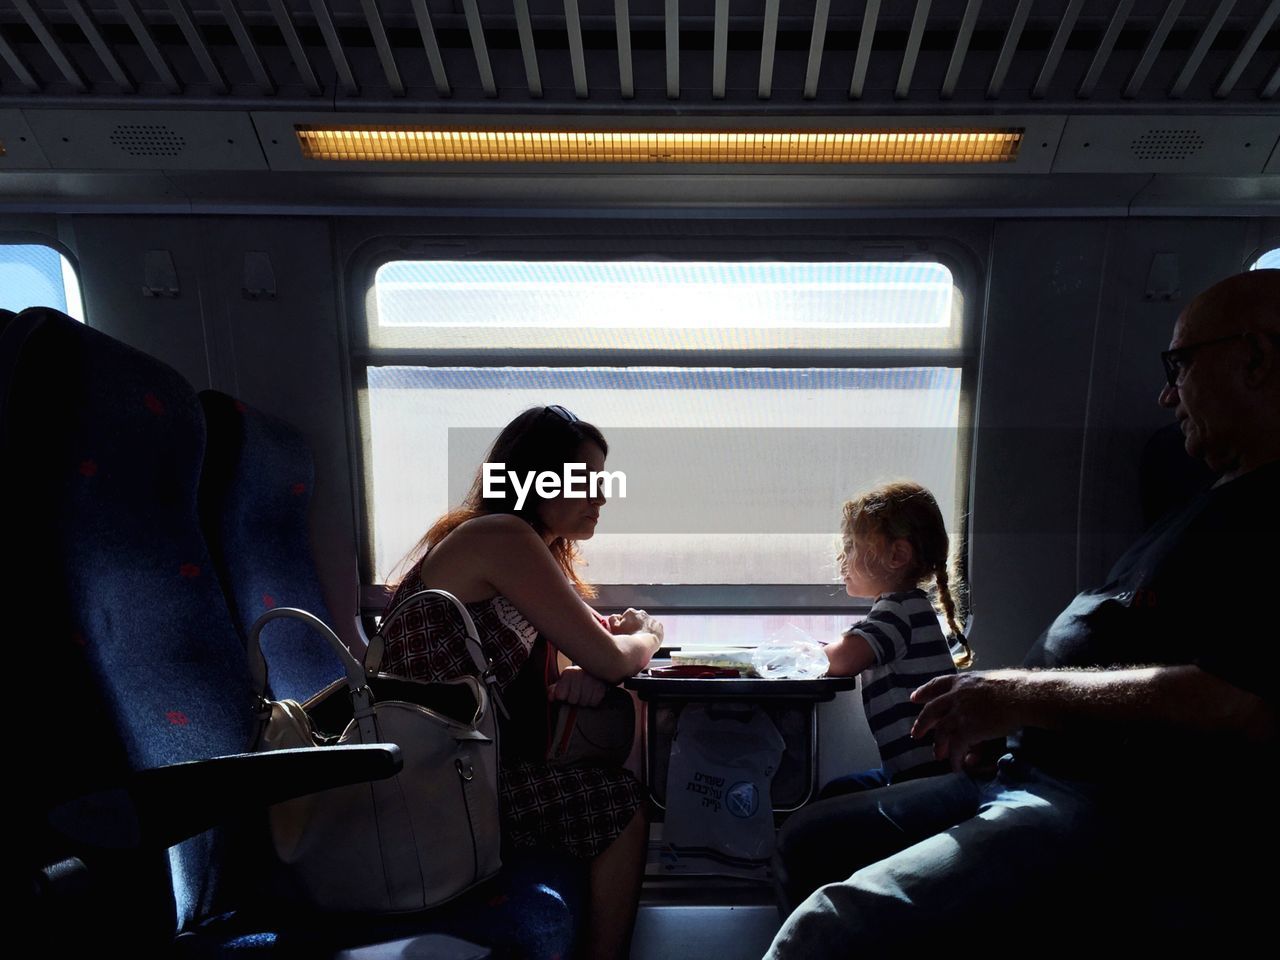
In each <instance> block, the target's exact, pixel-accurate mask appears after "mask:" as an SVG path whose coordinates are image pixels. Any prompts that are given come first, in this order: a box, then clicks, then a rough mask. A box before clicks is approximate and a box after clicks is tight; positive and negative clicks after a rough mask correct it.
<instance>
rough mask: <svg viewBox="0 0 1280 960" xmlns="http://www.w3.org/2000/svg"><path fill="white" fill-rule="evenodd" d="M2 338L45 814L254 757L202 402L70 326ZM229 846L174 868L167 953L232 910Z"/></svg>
mask: <svg viewBox="0 0 1280 960" xmlns="http://www.w3.org/2000/svg"><path fill="white" fill-rule="evenodd" d="M2 337H3V340H4V341H5V346H4V349H3V350H0V355H2V356H3V357H4V365H5V366H6V367H7V368H8V370H7V373H6V377H7V380H8V382H7V383H6V390H5V392H4V394H3V398H4V399H3V410H2V411H0V423H3V434H2V436H3V444H4V452H5V460H6V463H8V464H13V465H15V466H16V467H18V468H17V469H9V470H6V471H4V473H5V478H4V493H5V502H6V503H7V504H8V505H9V508H10V511H11V514H12V515H13V518H14V521H15V532H16V534H17V536H16V538H15V540H14V542H15V543H17V544H21V551H22V554H23V556H24V560H25V564H24V565H25V566H26V568H27V570H28V571H29V572H30V575H29V576H28V577H26V578H21V579H19V580H17V581H16V582H11V583H10V586H9V587H7V588H6V589H8V590H9V591H10V596H9V601H10V602H9V603H7V604H6V608H7V609H10V610H14V609H19V608H20V609H21V610H22V611H25V612H23V613H20V614H19V617H18V621H17V622H18V624H19V628H18V630H19V632H18V633H17V636H19V637H23V638H24V639H25V642H26V645H27V649H25V650H19V652H20V654H21V655H23V656H24V657H25V658H30V659H34V660H35V662H36V663H38V664H40V666H41V670H40V672H39V674H38V677H37V678H36V679H35V680H34V681H32V682H24V683H21V684H18V685H17V686H18V687H20V688H26V689H21V690H20V691H19V702H20V707H19V711H18V712H17V713H16V714H15V716H19V717H24V718H29V719H31V720H36V721H37V722H38V725H37V726H36V727H35V728H34V733H33V734H32V735H31V736H30V740H31V741H32V743H33V747H32V750H33V752H34V756H33V757H32V758H31V761H32V763H33V764H35V766H34V767H33V769H34V770H36V771H38V772H39V773H40V774H41V776H39V777H38V778H37V779H39V780H40V781H41V784H42V789H41V794H42V796H41V797H40V799H39V803H42V804H43V803H50V802H54V801H56V800H57V799H59V797H64V798H65V797H68V796H71V795H75V794H78V793H83V792H88V791H91V790H94V789H98V788H101V787H103V786H104V785H109V784H111V783H112V782H113V780H115V779H116V778H117V777H118V776H119V775H120V774H121V772H123V771H133V770H141V769H146V768H151V767H156V766H160V765H163V764H168V763H175V762H180V761H186V760H193V759H200V758H205V757H210V756H214V755H218V754H225V753H238V752H243V751H244V750H246V749H248V747H249V745H250V740H251V736H252V733H253V729H252V725H253V712H252V709H251V700H250V696H249V674H248V669H247V664H246V658H245V653H244V648H243V646H242V644H241V643H240V639H239V637H238V635H237V633H236V631H235V629H234V627H233V626H232V623H231V618H230V615H229V613H228V611H227V607H226V603H225V601H224V599H223V595H222V591H221V589H220V587H219V585H218V583H217V580H216V577H215V575H214V568H213V563H212V559H211V557H210V555H209V552H208V549H207V547H206V545H205V540H204V537H203V535H202V533H201V529H200V524H199V520H198V517H197V513H196V485H197V480H198V477H199V469H200V461H201V457H202V455H203V451H204V422H203V416H202V413H201V410H200V405H199V402H198V400H197V399H196V396H195V393H194V391H192V389H191V387H190V386H189V385H188V384H187V383H186V382H185V381H184V380H183V379H182V377H181V376H179V375H178V374H177V373H176V372H175V371H174V370H172V369H171V368H169V367H168V366H166V365H164V364H163V363H160V362H159V361H157V360H154V359H152V358H151V357H148V356H146V355H145V354H143V353H140V352H139V351H137V350H134V349H132V348H130V347H127V346H125V345H124V344H122V343H119V342H117V341H115V340H113V339H111V338H110V337H107V336H105V335H103V334H101V333H98V332H97V331H95V330H92V329H90V328H88V327H86V326H85V325H83V324H81V323H77V322H76V321H74V320H72V319H70V318H69V317H66V316H64V315H62V314H60V313H57V312H56V311H53V310H48V309H35V310H27V311H24V312H23V313H22V314H20V315H19V316H18V317H17V318H16V319H14V320H12V321H10V323H9V325H8V326H7V327H6V329H5V330H4V333H3V335H2ZM15 649H18V648H15ZM24 700H25V706H26V709H25V710H24V709H23V708H22V706H21V704H22V703H23V702H24ZM19 739H27V738H26V737H23V738H19ZM224 843H225V841H224V839H223V835H222V834H220V833H219V832H216V831H215V832H210V833H206V834H204V835H201V836H199V837H195V838H193V839H192V840H189V841H187V842H185V843H183V844H180V845H179V846H177V847H174V848H172V849H171V850H170V851H169V855H168V861H169V865H170V870H171V873H172V899H171V901H170V906H169V909H170V924H169V927H168V930H167V931H165V935H166V936H167V937H172V934H173V929H174V925H173V922H174V921H176V923H177V925H178V926H183V925H186V924H188V923H190V922H192V921H194V920H196V919H198V918H200V917H202V916H205V915H207V914H209V913H210V912H212V911H214V910H215V909H220V908H221V906H222V902H223V897H222V893H223V891H224V880H225V879H226V878H225V875H224V873H223V870H222V867H223V866H224V865H225V864H226V863H228V861H227V860H226V859H225V858H224V856H223V852H224V850H223V848H224ZM129 893H130V894H132V896H131V897H130V902H137V903H138V904H139V908H141V905H142V904H145V903H150V902H151V899H150V898H149V897H148V895H147V893H146V892H143V891H129Z"/></svg>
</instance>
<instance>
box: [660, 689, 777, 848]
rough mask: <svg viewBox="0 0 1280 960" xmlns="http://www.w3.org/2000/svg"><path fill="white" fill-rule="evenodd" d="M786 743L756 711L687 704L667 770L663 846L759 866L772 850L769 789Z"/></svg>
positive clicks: (677, 730)
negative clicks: (702, 851)
mask: <svg viewBox="0 0 1280 960" xmlns="http://www.w3.org/2000/svg"><path fill="white" fill-rule="evenodd" d="M784 748H785V744H784V743H783V740H782V734H780V733H778V729H777V727H775V726H774V725H773V721H772V720H770V719H769V717H768V716H767V715H766V714H765V713H764V712H763V711H762V710H756V709H748V710H745V711H733V710H730V709H727V708H724V709H721V708H713V707H703V706H695V705H692V704H690V705H689V706H686V707H685V708H684V710H683V711H682V712H681V714H680V723H679V725H678V726H677V727H676V736H675V740H674V741H672V744H671V763H670V766H669V767H668V768H667V815H666V823H665V824H664V826H663V832H662V837H663V840H665V841H666V842H667V843H669V844H672V845H675V846H682V847H696V848H701V849H710V850H713V851H716V852H718V853H721V854H725V855H727V856H730V857H737V858H742V859H746V860H763V859H765V858H767V857H768V856H769V855H770V854H771V853H772V852H773V838H774V829H773V804H772V802H771V799H770V789H771V785H772V783H773V775H774V773H775V772H776V771H777V769H778V764H779V762H780V761H781V760H782V753H783V750H784Z"/></svg>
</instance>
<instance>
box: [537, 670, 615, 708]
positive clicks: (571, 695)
mask: <svg viewBox="0 0 1280 960" xmlns="http://www.w3.org/2000/svg"><path fill="white" fill-rule="evenodd" d="M608 689H609V684H607V683H605V682H604V681H603V680H597V679H596V678H595V677H593V676H592V675H591V674H589V673H587V671H585V670H583V669H582V668H581V667H565V668H564V669H563V670H562V671H560V679H558V680H557V681H556V682H555V683H554V684H552V685H551V687H550V688H548V690H547V698H548V699H549V700H562V701H564V702H565V703H569V704H573V705H574V706H579V707H596V706H599V705H600V701H601V700H603V699H604V694H605V691H606V690H608Z"/></svg>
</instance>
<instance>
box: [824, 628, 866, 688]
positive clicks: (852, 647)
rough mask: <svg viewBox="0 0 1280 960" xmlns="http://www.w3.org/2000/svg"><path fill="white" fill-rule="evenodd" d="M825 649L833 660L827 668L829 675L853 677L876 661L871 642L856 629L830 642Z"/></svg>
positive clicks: (828, 656)
mask: <svg viewBox="0 0 1280 960" xmlns="http://www.w3.org/2000/svg"><path fill="white" fill-rule="evenodd" d="M823 649H824V650H825V651H826V653H827V659H828V660H829V661H830V662H831V666H830V668H828V670H827V676H829V677H852V676H854V675H855V674H858V673H861V672H862V671H863V670H865V669H867V667H869V666H871V665H872V664H874V663H875V662H876V655H875V651H874V650H872V649H871V644H870V643H868V642H867V638H866V637H864V636H863V635H862V634H860V633H858V632H857V631H856V630H850V631H849V632H847V633H845V634H843V635H842V636H841V637H840V639H839V640H834V641H832V642H831V643H828V644H827V645H826V646H825V647H824V648H823Z"/></svg>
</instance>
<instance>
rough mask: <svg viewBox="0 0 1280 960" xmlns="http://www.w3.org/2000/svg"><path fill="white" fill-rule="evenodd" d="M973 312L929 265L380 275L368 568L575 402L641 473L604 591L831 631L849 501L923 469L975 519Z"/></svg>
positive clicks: (378, 570)
mask: <svg viewBox="0 0 1280 960" xmlns="http://www.w3.org/2000/svg"><path fill="white" fill-rule="evenodd" d="M962 300H963V298H962V297H961V295H960V291H959V290H958V289H957V287H956V284H955V281H954V279H953V277H952V274H951V272H950V270H949V269H948V268H947V267H946V266H944V265H943V264H941V263H937V262H893V263H797V262H772V263H728V262H694V261H690V262H674V261H664V262H636V261H611V262H570V261H525V262H514V261H442V260H435V261H425V260H423V261H392V262H389V263H385V264H383V265H382V266H381V267H380V268H379V269H378V270H377V272H376V274H375V276H374V283H373V289H372V290H371V291H370V297H369V299H368V301H367V302H368V312H367V315H366V324H365V331H364V333H365V336H366V338H367V339H366V341H365V343H364V344H362V345H361V346H362V347H363V350H361V351H360V354H361V355H360V357H358V358H357V362H358V364H359V366H358V367H357V375H361V374H363V376H364V377H365V380H364V384H363V386H364V388H365V389H363V390H361V391H360V406H361V418H362V422H363V425H364V432H365V443H366V446H365V450H366V462H365V477H366V516H367V519H368V524H369V526H368V531H369V538H368V539H369V540H370V542H371V543H370V545H371V548H372V552H373V568H374V569H373V572H374V576H375V577H376V578H377V580H378V582H385V580H386V579H387V578H388V577H389V576H390V575H393V574H394V573H395V567H396V564H397V562H398V561H399V560H400V558H401V557H402V556H403V555H404V553H405V552H406V551H407V550H409V549H410V548H411V546H412V545H413V543H414V542H415V541H416V539H417V538H418V537H419V536H420V535H421V532H422V531H423V530H425V529H426V527H427V526H428V525H429V523H430V522H431V521H432V520H433V519H434V518H435V517H436V516H438V515H439V514H440V513H442V512H444V511H445V509H447V507H448V506H449V505H451V504H455V503H457V502H458V501H459V500H460V499H461V498H462V496H463V495H464V494H465V493H466V490H467V488H468V486H469V485H470V482H471V480H472V478H473V476H474V471H475V469H476V466H477V464H478V463H479V462H480V461H481V460H482V459H483V455H484V452H485V448H486V446H487V444H488V443H489V442H490V441H492V439H493V436H494V434H495V433H496V430H497V428H498V427H499V426H501V425H502V424H503V423H505V422H507V421H508V420H509V419H510V418H511V417H512V416H514V415H515V414H516V413H518V412H519V411H520V410H522V409H524V408H526V407H529V406H533V405H538V404H549V403H559V404H562V405H564V406H566V407H568V408H570V409H571V410H573V411H575V412H576V413H577V414H578V415H579V416H581V417H582V418H583V419H587V420H591V421H593V422H595V423H597V424H598V425H600V426H601V427H602V429H603V430H604V431H605V434H606V437H607V439H608V440H609V442H610V447H611V449H610V458H609V464H608V469H610V470H615V469H616V470H621V471H623V472H624V473H625V474H626V484H627V490H626V496H625V497H618V496H615V497H614V498H613V500H612V501H611V502H610V504H609V506H608V507H607V508H606V516H605V522H604V523H602V525H601V532H599V533H598V534H597V535H596V536H595V537H594V538H593V539H591V540H590V541H588V542H586V543H585V544H584V545H583V554H584V557H585V559H586V560H587V562H588V564H589V569H588V575H589V577H590V579H591V580H592V581H593V582H595V583H599V584H604V585H606V587H605V589H604V590H602V593H603V594H607V595H608V597H609V599H610V600H613V601H615V602H618V603H623V602H628V601H630V600H633V599H634V600H639V601H641V602H646V603H648V604H650V605H655V604H659V603H661V602H662V600H663V599H666V600H668V601H672V602H675V601H676V600H679V602H675V606H676V607H677V608H678V607H680V606H690V607H699V608H702V609H704V610H705V609H706V608H708V607H714V608H716V609H717V610H718V611H721V612H729V611H732V610H734V609H737V610H739V612H743V611H742V607H744V606H745V607H750V608H758V607H760V606H768V605H770V604H772V605H774V606H777V607H786V608H788V609H789V610H792V611H793V612H798V613H801V614H803V608H804V607H810V608H814V609H813V610H812V614H813V616H812V617H811V618H810V619H811V620H813V622H812V624H811V626H812V627H813V628H814V629H815V630H824V631H825V630H826V628H827V627H828V626H829V625H828V624H827V623H826V621H827V619H829V617H828V616H827V615H828V614H834V610H831V609H827V610H821V609H819V608H823V607H827V608H831V607H833V606H836V605H846V604H847V601H841V600H839V597H838V595H839V594H840V590H839V585H838V583H837V582H836V581H837V579H838V577H837V572H836V566H835V562H834V553H835V544H836V542H837V540H838V538H837V537H836V531H837V528H838V523H839V517H840V505H841V503H842V502H843V500H844V499H846V498H847V497H848V496H849V495H851V494H853V493H854V492H856V491H858V490H859V489H862V488H865V487H867V486H869V485H871V484H873V483H875V482H877V481H880V480H883V479H886V478H890V477H897V476H911V477H914V478H917V479H919V480H920V481H921V482H923V483H925V484H926V485H928V486H929V487H930V488H931V489H933V490H934V492H935V493H936V494H937V496H938V498H939V501H940V503H941V506H942V508H943V510H944V513H945V515H948V516H952V517H956V516H958V514H959V513H960V511H961V509H962V504H961V503H960V497H962V495H963V489H962V487H963V484H962V483H961V482H960V481H959V479H958V476H959V471H958V465H959V460H958V458H959V456H960V426H961V422H962V419H963V417H962V412H961V411H962V393H961V373H962V366H963V359H964V347H965V343H964V335H963V329H964V325H963V323H962V317H963V303H962ZM445 451H447V457H444V456H441V454H442V453H443V452H445ZM814 618H816V619H814ZM730 619H734V618H730ZM790 619H792V620H794V619H795V617H794V616H792V617H791V618H790ZM752 620H753V628H755V629H756V630H757V632H758V630H761V629H767V627H768V624H767V623H763V622H762V621H761V619H760V618H757V617H752ZM740 626H742V625H741V624H740ZM725 629H731V628H728V627H726V628H725Z"/></svg>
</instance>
